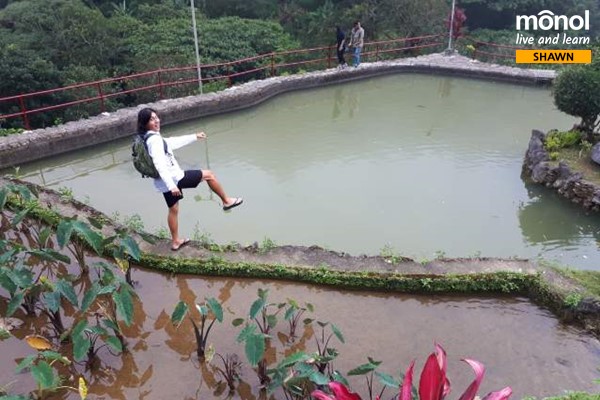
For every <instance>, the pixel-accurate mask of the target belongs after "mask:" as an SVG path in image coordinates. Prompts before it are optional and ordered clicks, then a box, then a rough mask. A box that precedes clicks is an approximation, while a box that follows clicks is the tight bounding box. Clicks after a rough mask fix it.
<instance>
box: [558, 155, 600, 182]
mask: <svg viewBox="0 0 600 400" xmlns="http://www.w3.org/2000/svg"><path fill="white" fill-rule="evenodd" d="M553 158H556V160H554V161H553V162H552V164H554V165H558V163H559V161H564V162H566V163H567V165H568V166H569V167H570V168H571V170H573V171H575V172H580V173H581V174H582V175H583V178H584V179H585V180H587V181H590V182H591V183H593V184H595V185H600V165H598V164H596V163H595V162H594V161H592V158H591V153H590V152H589V151H582V150H581V148H579V147H565V148H562V149H559V150H557V151H556V152H555V156H553Z"/></svg>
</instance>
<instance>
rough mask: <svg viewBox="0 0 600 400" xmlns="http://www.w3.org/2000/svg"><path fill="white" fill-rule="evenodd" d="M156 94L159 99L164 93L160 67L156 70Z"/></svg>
mask: <svg viewBox="0 0 600 400" xmlns="http://www.w3.org/2000/svg"><path fill="white" fill-rule="evenodd" d="M158 96H159V97H158V98H159V99H161V100H162V99H163V98H164V97H165V94H164V92H163V83H162V74H161V70H160V69H159V70H158Z"/></svg>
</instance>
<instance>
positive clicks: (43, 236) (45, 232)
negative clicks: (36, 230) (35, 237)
mask: <svg viewBox="0 0 600 400" xmlns="http://www.w3.org/2000/svg"><path fill="white" fill-rule="evenodd" d="M50 235H52V229H50V227H48V226H47V227H45V228H44V229H42V231H41V232H40V237H39V242H40V245H41V246H43V247H46V243H47V242H48V239H49V238H50Z"/></svg>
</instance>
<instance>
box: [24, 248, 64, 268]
mask: <svg viewBox="0 0 600 400" xmlns="http://www.w3.org/2000/svg"><path fill="white" fill-rule="evenodd" d="M27 253H28V254H31V255H33V256H36V257H38V258H40V259H42V260H46V261H61V262H64V263H65V264H69V263H70V262H71V259H70V258H69V257H68V256H66V255H64V254H61V253H59V252H58V251H55V250H52V249H41V250H29V251H27Z"/></svg>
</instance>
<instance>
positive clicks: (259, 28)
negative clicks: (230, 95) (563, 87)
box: [0, 0, 600, 128]
mask: <svg viewBox="0 0 600 400" xmlns="http://www.w3.org/2000/svg"><path fill="white" fill-rule="evenodd" d="M194 4H195V6H196V19H197V30H198V34H199V40H200V49H199V50H200V57H201V60H202V63H203V64H211V63H218V62H226V61H232V60H235V59H241V58H248V57H253V56H256V55H258V54H262V53H268V52H271V51H278V50H289V49H294V48H308V47H315V46H323V45H329V44H332V43H333V42H335V34H334V33H335V29H334V27H335V26H336V25H340V26H341V27H342V29H344V30H346V31H348V30H349V29H350V27H351V25H352V22H353V21H355V20H360V21H361V22H362V25H363V27H364V28H365V38H366V40H367V41H372V40H384V39H389V38H398V37H411V36H412V37H414V36H419V35H428V34H435V33H446V30H447V25H446V24H447V16H448V14H449V7H450V0H367V1H361V0H219V1H207V0H196V1H195V3H194ZM460 6H461V7H462V8H464V9H465V13H466V17H467V19H466V26H465V28H464V31H465V32H467V33H469V34H470V35H474V36H475V37H476V38H478V39H479V40H482V41H490V42H501V43H503V44H514V24H515V15H517V14H537V13H538V12H539V11H540V10H543V9H550V10H552V11H553V12H555V13H557V14H566V15H574V14H581V13H582V12H583V10H589V11H590V16H591V21H590V25H591V27H592V32H589V33H590V34H591V36H593V35H594V34H595V33H596V32H595V31H594V30H595V29H598V27H599V26H600V5H599V4H598V2H597V1H595V0H566V1H561V0H511V1H500V0H490V1H488V0H463V1H461V2H460ZM193 38H194V35H193V32H192V21H191V9H190V0H117V1H115V0H0V97H5V96H10V95H17V94H21V93H28V92H35V91H40V90H45V89H51V88H56V87H64V86H67V85H69V84H73V83H79V82H89V81H94V80H98V79H103V78H109V77H116V76H124V75H128V74H133V73H136V72H142V71H148V70H152V69H157V68H168V67H174V66H185V65H194V63H195V51H194V39H193ZM460 46H461V44H460V43H459V47H460ZM480 50H482V51H488V52H489V51H492V52H493V50H490V49H480ZM257 67H260V65H259V64H258V63H248V65H238V66H236V67H234V68H231V70H229V71H221V70H216V69H215V70H212V71H209V72H206V76H208V77H210V76H214V75H216V74H220V73H223V72H227V73H235V72H237V71H238V70H239V69H252V68H257ZM261 77H262V75H261V74H260V73H257V75H256V76H247V77H245V78H244V79H253V78H261ZM148 79H149V82H150V78H148ZM152 79H154V78H152ZM181 79H186V77H181ZM187 79H189V77H187ZM115 86H119V87H118V88H116V89H115V90H118V91H123V90H127V89H130V88H131V87H129V86H128V84H127V83H118V84H115ZM219 88H221V86H219V85H217V86H216V87H215V88H213V89H219ZM81 91H83V92H85V94H86V95H89V96H94V95H96V94H97V93H95V92H94V90H93V89H81ZM187 94H192V93H189V92H183V91H181V90H180V91H178V90H175V89H174V90H173V91H172V92H169V93H167V94H166V96H167V97H172V96H181V95H187ZM79 95H81V93H79ZM89 96H88V97H89ZM77 98H81V96H79V97H78V96H77V94H75V93H69V94H66V93H62V94H52V95H47V96H42V97H35V98H32V99H25V107H26V108H27V109H33V108H38V107H39V106H40V105H48V104H56V103H59V102H60V103H64V102H68V101H73V100H75V99H77ZM154 100H156V98H153V97H151V96H150V95H149V94H145V93H141V94H138V93H135V94H129V95H123V96H117V97H112V98H110V99H108V100H106V104H104V105H103V106H102V110H100V105H99V104H96V103H97V102H94V104H84V105H81V106H78V107H76V108H74V109H70V110H69V111H49V112H44V113H43V115H42V114H41V113H40V114H33V115H30V116H29V117H30V120H31V125H32V126H36V127H41V126H48V125H53V124H56V123H60V122H63V121H67V120H72V119H77V118H82V117H87V116H88V115H92V114H98V113H99V112H100V111H104V110H107V111H111V110H115V109H117V108H121V107H126V106H130V105H132V104H138V103H139V102H150V101H154ZM20 109H21V106H20V104H19V101H18V100H11V101H4V102H0V114H7V113H17V112H19V111H20ZM22 127H23V122H22V121H20V119H11V120H9V121H0V128H22Z"/></svg>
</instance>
